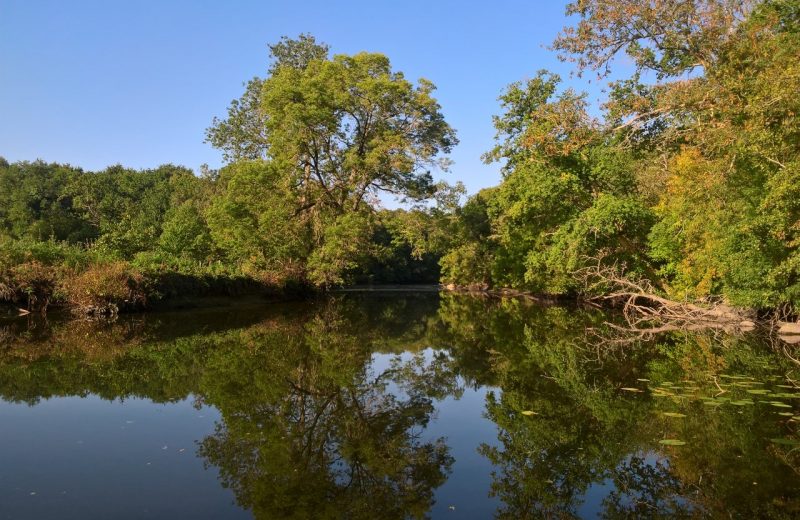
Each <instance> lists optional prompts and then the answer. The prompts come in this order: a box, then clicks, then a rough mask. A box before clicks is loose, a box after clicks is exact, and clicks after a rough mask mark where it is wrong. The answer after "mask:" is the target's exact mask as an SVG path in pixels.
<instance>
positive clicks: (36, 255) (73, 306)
mask: <svg viewBox="0 0 800 520" xmlns="http://www.w3.org/2000/svg"><path fill="white" fill-rule="evenodd" d="M308 290H309V288H308V287H306V286H304V285H303V284H301V283H299V282H296V281H294V280H291V279H288V278H278V277H269V276H265V275H263V274H259V273H248V272H246V271H244V270H242V269H239V268H237V267H236V266H230V265H224V264H222V263H221V262H215V263H201V262H196V261H187V260H185V259H181V258H177V257H173V256H170V255H167V254H155V253H143V254H139V255H136V256H135V257H134V258H133V259H131V260H125V259H121V258H119V257H118V256H117V255H115V254H113V253H111V252H109V251H106V250H104V249H103V248H96V247H95V248H93V247H85V246H81V245H71V244H67V243H61V242H54V241H49V242H37V241H14V240H4V241H2V242H1V243H0V302H2V303H4V304H6V305H10V306H13V307H15V308H17V309H19V310H21V311H25V312H45V311H47V309H49V308H53V307H61V308H68V309H70V310H72V311H73V312H75V313H78V314H85V315H111V314H116V313H118V312H130V311H141V310H147V309H151V308H153V307H156V306H164V305H165V304H169V303H170V302H172V303H175V302H180V301H185V300H186V299H188V298H197V297H211V296H224V297H231V296H243V295H255V294H261V295H266V296H271V297H275V298H284V297H286V298H289V297H295V296H297V295H299V294H302V293H304V292H306V291H308Z"/></svg>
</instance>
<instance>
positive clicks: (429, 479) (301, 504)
mask: <svg viewBox="0 0 800 520" xmlns="http://www.w3.org/2000/svg"><path fill="white" fill-rule="evenodd" d="M608 319H610V318H609V316H607V315H604V314H602V313H600V312H598V311H585V310H579V309H572V308H564V307H537V306H533V305H531V304H527V303H525V302H521V301H518V300H510V299H509V300H481V299H476V298H473V297H470V296H462V295H451V294H443V295H438V294H436V293H430V292H428V293H423V292H420V293H414V292H402V293H358V292H352V293H343V294H338V295H331V296H329V297H325V298H322V299H319V300H315V301H313V302H304V303H292V304H263V305H236V306H231V307H228V308H224V309H217V310H202V311H184V312H174V313H163V314H152V315H146V316H135V317H126V318H124V319H120V320H118V321H117V322H115V323H111V324H108V323H106V324H102V325H99V324H95V323H88V322H75V321H65V320H62V321H59V320H54V321H53V320H51V321H50V322H49V323H45V322H43V321H42V320H41V319H34V318H30V319H25V320H5V321H0V518H24V519H46V518H76V519H77V518H80V519H86V518H114V519H121V518H215V519H216V518H252V517H255V518H264V519H267V518H409V517H410V518H424V517H433V518H492V517H499V518H573V517H580V518H597V517H601V518H681V517H687V518H748V519H749V518H798V517H800V476H799V474H800V435H799V434H798V431H799V426H800V389H799V388H797V387H796V384H795V382H794V380H796V379H800V370H798V368H797V366H796V365H795V364H793V363H792V362H791V361H790V360H788V359H787V357H786V356H785V355H783V354H780V353H778V352H776V351H775V349H774V348H772V347H771V346H770V345H769V344H768V343H767V342H765V341H761V340H759V338H758V336H757V335H755V334H754V335H753V336H752V337H744V338H735V337H730V336H714V335H711V334H689V333H675V334H672V335H669V336H662V337H659V338H656V339H655V340H652V341H647V342H645V341H641V340H635V339H634V338H630V337H624V336H620V335H618V334H617V335H613V336H612V335H611V332H610V331H609V330H608V329H607V328H605V327H604V322H605V321H607V320H608Z"/></svg>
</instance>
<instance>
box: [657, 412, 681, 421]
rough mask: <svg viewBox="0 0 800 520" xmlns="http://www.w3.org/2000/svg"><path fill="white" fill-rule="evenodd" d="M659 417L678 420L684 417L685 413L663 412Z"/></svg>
mask: <svg viewBox="0 0 800 520" xmlns="http://www.w3.org/2000/svg"><path fill="white" fill-rule="evenodd" d="M661 415H663V416H664V417H675V418H678V419H680V418H683V417H686V414H685V413H677V412H664V413H662V414H661Z"/></svg>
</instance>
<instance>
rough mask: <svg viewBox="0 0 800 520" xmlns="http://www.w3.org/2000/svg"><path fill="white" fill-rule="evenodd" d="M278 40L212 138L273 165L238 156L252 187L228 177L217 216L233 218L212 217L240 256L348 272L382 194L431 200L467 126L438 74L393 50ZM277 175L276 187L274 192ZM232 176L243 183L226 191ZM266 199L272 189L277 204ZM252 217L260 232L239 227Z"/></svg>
mask: <svg viewBox="0 0 800 520" xmlns="http://www.w3.org/2000/svg"><path fill="white" fill-rule="evenodd" d="M270 49H271V53H272V56H273V64H272V66H271V67H270V70H269V74H268V76H267V77H266V78H264V79H255V80H253V81H252V82H251V83H250V85H249V86H248V91H247V92H246V94H245V96H244V97H243V98H242V99H241V100H238V101H235V102H234V104H233V105H232V108H231V113H230V117H229V118H228V119H227V120H225V121H222V122H221V121H215V125H214V126H212V128H211V129H209V136H210V139H211V141H212V144H214V145H215V146H218V147H220V148H222V149H223V151H224V152H225V153H226V154H227V158H228V159H234V160H236V159H242V158H250V157H262V158H263V160H264V161H265V162H263V163H261V164H260V166H257V168H261V169H262V170H263V171H269V174H266V176H262V177H263V178H262V179H261V180H258V181H256V180H254V177H253V176H252V175H250V174H244V173H243V171H239V170H237V168H239V167H238V166H236V162H234V163H233V164H232V166H231V168H232V170H231V173H230V174H229V175H230V176H231V179H233V178H235V177H240V176H242V175H244V176H246V177H247V178H248V179H249V180H247V181H244V180H243V181H242V182H245V183H246V184H247V185H248V186H249V187H248V189H247V192H245V191H238V190H237V188H236V187H235V186H236V182H234V183H233V184H231V183H227V184H226V183H223V184H224V185H225V187H224V188H223V191H222V193H221V194H220V199H221V200H220V202H219V204H215V206H214V207H215V209H214V210H213V212H212V213H213V214H214V215H215V216H214V217H212V220H216V221H217V224H219V223H220V222H223V221H225V222H227V223H228V224H225V225H224V226H220V225H216V231H214V226H215V224H212V233H214V234H215V236H216V238H217V239H218V240H222V241H223V242H225V244H224V246H223V247H224V248H225V249H227V250H228V251H233V250H237V249H238V250H239V252H238V253H237V254H238V255H239V257H240V258H241V254H243V251H244V250H248V251H249V253H247V254H246V255H245V256H248V257H249V258H250V259H253V258H256V257H258V258H260V260H259V261H258V262H257V263H259V264H261V265H265V266H266V265H269V263H270V261H268V260H267V259H268V257H271V256H272V254H273V253H276V254H275V257H274V258H289V257H291V258H292V259H293V260H297V265H303V266H306V265H305V264H306V263H307V264H308V265H307V266H306V267H307V270H306V272H307V273H308V274H309V275H310V277H311V279H312V280H313V281H315V282H316V283H320V284H323V285H328V284H331V283H340V282H341V281H342V280H343V279H344V278H343V275H344V274H345V273H346V272H347V271H349V270H353V269H354V268H355V267H357V265H358V264H359V263H361V261H362V260H360V259H363V258H365V257H367V256H369V255H368V254H365V253H369V251H368V249H369V244H368V242H369V239H370V237H371V236H372V234H373V233H374V230H375V219H374V218H373V217H372V215H371V214H372V213H373V212H374V209H375V203H376V202H377V201H378V200H379V196H380V195H381V194H386V193H388V194H392V195H394V196H397V197H400V198H402V199H404V200H411V201H419V200H424V199H428V198H430V197H432V196H434V195H435V194H436V192H437V191H440V188H441V186H439V185H436V184H434V182H433V177H432V175H431V172H430V170H431V168H434V167H440V168H442V169H446V167H447V160H446V159H444V158H443V154H446V153H447V152H449V151H450V149H451V147H452V146H453V145H455V144H456V142H457V140H456V137H455V132H454V131H453V129H452V128H450V126H449V125H448V124H447V123H446V122H445V120H444V117H443V115H442V114H441V111H440V107H439V105H438V103H437V102H436V100H435V99H434V98H433V96H432V93H433V90H434V86H433V84H432V83H431V82H429V81H427V80H424V79H423V80H420V81H419V83H418V85H417V86H415V85H413V84H412V83H411V82H409V81H407V80H406V79H405V77H404V76H403V74H402V73H400V72H395V71H393V70H392V68H391V64H390V62H389V60H388V58H386V57H385V56H383V55H381V54H370V53H360V54H357V55H355V56H345V55H338V56H334V57H333V58H330V59H329V58H328V57H327V55H328V48H327V46H325V45H322V44H318V43H317V42H316V41H315V40H314V38H313V37H311V36H308V35H301V36H300V38H299V39H297V40H292V39H288V38H284V39H283V40H281V41H280V42H279V43H278V44H276V45H273V46H271V47H270ZM256 128H257V132H256V133H254V132H253V129H256ZM255 164H256V163H251V164H250V166H243V168H245V169H249V168H255V167H256V166H254V165H255ZM242 179H244V177H242ZM237 182H238V181H237ZM253 182H255V183H258V182H265V183H267V184H265V187H258V186H256V185H255V184H253ZM266 186H269V188H267V189H269V190H273V191H272V192H271V193H265V192H264V189H265V188H266ZM232 187H233V189H234V191H237V194H235V195H234V194H229V193H225V191H226V190H230V189H231V188H232ZM253 193H259V194H262V196H259V197H253V196H252V194H253ZM277 194H280V195H277ZM276 197H280V200H277V199H276ZM233 198H235V199H236V202H235V203H233V202H232V199H233ZM222 199H225V200H227V202H223V201H222ZM265 200H270V201H272V202H271V204H270V205H269V207H267V206H265V205H264V203H263V201H265ZM237 212H238V213H237ZM262 214H263V215H262ZM225 215H227V216H225ZM237 215H242V218H244V220H245V221H247V222H250V223H251V224H252V223H254V222H256V221H263V222H270V225H269V226H267V227H261V228H260V229H261V231H255V229H256V228H259V226H260V225H255V224H253V225H251V224H246V225H244V224H241V223H237V222H235V221H236V220H237V219H239V216H237ZM244 215H247V216H246V217H244ZM226 219H227V220H226ZM243 225H244V226H245V227H248V226H249V229H250V230H251V231H253V232H250V231H248V232H243V233H238V232H231V231H230V230H232V229H238V228H242V226H243ZM242 229H244V228H242ZM278 230H281V231H278ZM273 236H274V237H281V239H280V240H276V239H275V238H274V237H273ZM259 241H264V242H263V243H259ZM278 243H283V244H292V246H289V249H291V250H292V253H291V254H290V255H289V256H288V257H287V256H285V255H284V254H283V253H286V248H284V251H283V252H282V253H278V252H277V249H276V248H278V249H280V248H279V246H277V244H278ZM298 243H303V244H304V245H305V247H299V246H298V247H295V244H298ZM270 244H271V245H270ZM273 246H274V247H273ZM254 249H260V252H258V253H254V252H253V251H254ZM268 251H269V252H268Z"/></svg>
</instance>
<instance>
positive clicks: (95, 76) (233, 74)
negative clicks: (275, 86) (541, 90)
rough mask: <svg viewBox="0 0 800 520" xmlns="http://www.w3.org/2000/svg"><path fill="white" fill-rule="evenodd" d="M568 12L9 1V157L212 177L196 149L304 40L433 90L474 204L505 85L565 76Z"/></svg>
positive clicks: (537, 3) (2, 1)
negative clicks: (366, 55)
mask: <svg viewBox="0 0 800 520" xmlns="http://www.w3.org/2000/svg"><path fill="white" fill-rule="evenodd" d="M565 3H566V2H563V1H561V0H558V1H555V0H554V1H549V0H528V1H523V0H519V1H494V2H470V1H467V0H461V1H450V0H447V1H444V0H425V1H417V0H403V1H399V0H394V1H390V0H370V1H358V2H356V1H333V0H326V1H316V0H315V1H295V2H289V1H284V2H277V1H235V0H231V1H224V2H223V1H215V2H211V1H172V0H160V1H155V0H139V1H124V2H123V1H108V0H104V1H79V0H75V1H38V0H0V156H4V157H6V158H7V159H8V160H10V161H17V160H33V159H37V158H40V159H44V160H46V161H56V162H65V163H70V164H73V165H76V166H81V167H83V168H85V169H89V170H96V169H102V168H104V167H106V166H108V165H110V164H117V163H121V164H123V165H125V166H130V167H134V168H149V167H154V166H157V165H159V164H162V163H167V162H172V163H176V164H183V165H185V166H188V167H190V168H193V169H195V170H196V169H197V168H198V167H199V165H201V164H203V163H207V164H209V165H210V166H212V167H218V166H220V165H221V156H220V154H219V152H218V151H216V150H214V149H213V148H211V147H210V146H209V145H207V144H205V143H204V142H203V138H204V130H205V128H206V127H207V126H208V125H209V123H210V121H211V119H212V117H213V116H222V115H224V114H225V110H226V108H227V106H228V104H229V102H230V100H231V99H233V98H235V97H238V96H239V95H240V94H241V92H242V90H243V88H242V83H243V82H244V81H245V80H247V79H249V78H251V77H253V76H256V75H263V74H264V71H265V70H266V67H267V58H268V53H267V47H266V46H267V44H268V43H273V42H275V41H277V40H278V39H279V38H280V37H281V36H282V35H288V36H296V35H297V34H299V33H301V32H309V33H312V34H313V35H315V36H316V37H317V39H318V40H321V41H324V42H326V43H328V44H329V45H330V46H331V48H332V51H333V52H334V53H355V52H358V51H362V50H365V51H375V52H382V53H385V54H386V55H388V56H389V57H390V59H391V60H392V63H393V66H394V67H395V69H396V70H401V71H403V72H404V73H405V74H406V77H408V78H409V79H413V80H416V79H417V78H419V77H425V78H428V79H430V80H431V81H433V82H434V83H435V84H436V85H437V87H438V92H437V98H438V99H439V101H440V103H441V105H442V108H443V111H444V114H445V116H446V118H447V120H448V121H449V122H450V124H451V125H452V126H453V127H454V128H456V130H457V131H458V135H459V138H460V140H461V144H460V145H459V146H458V148H457V149H456V150H455V151H454V153H453V154H452V156H451V158H452V159H453V160H454V161H455V164H454V166H453V169H452V171H451V173H450V174H448V175H447V177H446V178H448V179H449V180H452V181H455V180H463V181H464V182H465V183H466V185H467V187H468V189H469V191H470V193H474V192H475V191H477V190H478V189H480V188H483V187H486V186H491V185H494V184H496V183H497V182H498V180H499V174H498V168H497V166H496V165H491V166H487V165H484V164H482V163H481V161H480V155H481V153H483V152H484V151H486V150H487V149H488V148H490V147H491V145H492V137H493V135H494V131H493V128H492V122H491V116H492V115H493V114H496V113H497V112H498V103H497V96H498V95H499V94H500V93H501V91H502V89H503V88H504V86H506V85H507V84H508V83H510V82H513V81H516V80H520V79H524V78H526V77H530V76H532V75H533V74H534V73H535V72H536V71H537V70H538V69H540V68H548V69H550V70H554V71H556V72H559V73H561V74H562V76H563V77H565V79H566V78H567V77H568V75H569V70H570V65H569V64H563V63H560V62H559V61H558V60H557V59H556V57H555V55H554V54H553V53H552V52H551V51H549V50H547V48H546V47H547V46H548V45H549V44H550V42H551V41H552V39H553V37H554V36H555V35H556V34H557V33H558V31H559V30H560V28H561V27H562V26H563V25H564V24H565V22H566V18H565V17H564V5H565ZM576 81H577V80H570V83H575V82H576ZM575 85H576V86H577V87H579V88H581V89H585V88H586V87H587V86H589V87H592V88H593V86H590V85H585V84H583V83H576V84H575ZM594 95H595V96H596V94H594Z"/></svg>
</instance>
